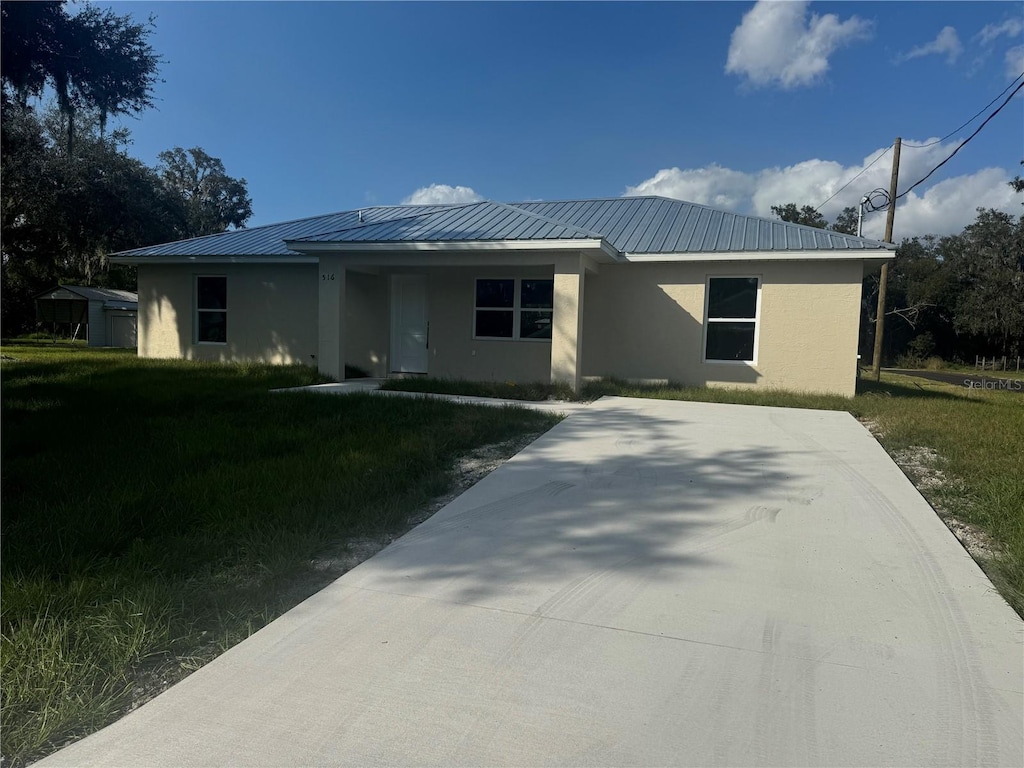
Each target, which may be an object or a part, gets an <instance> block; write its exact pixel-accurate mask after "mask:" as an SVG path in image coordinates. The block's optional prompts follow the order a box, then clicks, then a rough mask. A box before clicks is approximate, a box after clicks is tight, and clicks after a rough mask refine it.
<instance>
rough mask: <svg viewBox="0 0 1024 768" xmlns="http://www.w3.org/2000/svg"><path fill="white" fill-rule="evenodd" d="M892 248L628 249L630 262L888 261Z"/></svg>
mask: <svg viewBox="0 0 1024 768" xmlns="http://www.w3.org/2000/svg"><path fill="white" fill-rule="evenodd" d="M895 255H896V254H895V253H894V252H893V251H890V250H888V249H881V248H863V249H854V248H850V249H844V250H831V249H822V250H806V251H693V252H686V251H683V252H681V253H626V254H623V260H624V261H626V262H629V263H644V262H648V263H649V262H679V261H888V260H889V259H892V258H894V257H895Z"/></svg>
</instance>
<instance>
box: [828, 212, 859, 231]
mask: <svg viewBox="0 0 1024 768" xmlns="http://www.w3.org/2000/svg"><path fill="white" fill-rule="evenodd" d="M858 218H859V217H858V215H857V209H856V208H854V207H853V206H852V205H848V206H847V207H846V208H843V211H842V213H840V214H839V215H838V216H836V220H835V221H834V222H832V225H831V226H830V227H829V229H831V230H832V231H833V232H841V233H842V234H844V235H856V234H857V220H858Z"/></svg>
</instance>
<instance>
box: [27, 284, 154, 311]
mask: <svg viewBox="0 0 1024 768" xmlns="http://www.w3.org/2000/svg"><path fill="white" fill-rule="evenodd" d="M69 293H70V294H74V296H69V295H68V294H69ZM76 297H77V298H79V299H83V300H85V301H102V302H103V305H104V306H106V307H114V308H126V309H127V308H129V306H126V305H130V308H134V307H136V306H137V305H138V303H139V295H138V294H137V293H132V292H131V291H122V290H119V289H117V288H88V287H86V286H83V285H58V286H57V287H56V288H51V289H50V290H48V291H43V292H42V293H39V294H36V296H35V297H34V298H36V299H44V300H45V299H52V300H54V301H60V300H65V301H67V300H69V299H70V300H74V299H75V298H76Z"/></svg>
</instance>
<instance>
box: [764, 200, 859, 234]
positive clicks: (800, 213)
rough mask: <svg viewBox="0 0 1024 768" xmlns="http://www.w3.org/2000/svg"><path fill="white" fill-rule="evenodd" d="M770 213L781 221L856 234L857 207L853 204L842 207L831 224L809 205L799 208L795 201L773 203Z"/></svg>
mask: <svg viewBox="0 0 1024 768" xmlns="http://www.w3.org/2000/svg"><path fill="white" fill-rule="evenodd" d="M772 213H773V214H775V215H776V216H778V217H779V218H780V219H782V220H783V221H788V222H791V223H793V224H803V225H804V226H808V227H817V228H818V229H831V230H832V231H833V232H842V233H843V234H844V235H856V234H857V209H856V208H854V207H853V206H848V207H846V208H843V212H842V213H840V214H839V215H838V216H837V217H836V220H835V221H834V222H833V223H832V224H829V223H828V219H826V218H825V217H824V216H823V215H822V214H821V213H819V212H818V210H817V209H815V208H813V207H812V206H810V205H805V206H802V207H801V208H797V207H796V203H786V204H785V205H773V206H772Z"/></svg>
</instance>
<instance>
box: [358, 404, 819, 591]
mask: <svg viewBox="0 0 1024 768" xmlns="http://www.w3.org/2000/svg"><path fill="white" fill-rule="evenodd" d="M695 405H698V407H708V408H711V409H714V408H722V407H729V408H744V407H748V406H721V405H716V404H710V405H709V404H695ZM752 410H753V409H752ZM758 410H763V409H758ZM663 413H664V411H663V410H662V411H661V412H659V414H658V415H648V414H646V413H644V412H643V404H642V401H637V402H636V403H635V404H634V403H630V402H629V400H628V399H625V398H623V399H622V400H619V401H618V402H616V403H615V404H614V405H613V406H607V405H604V406H603V407H600V409H599V410H598V409H596V408H595V411H593V412H589V411H583V412H580V413H577V414H576V415H574V416H573V417H571V418H570V419H568V420H566V421H564V422H562V423H561V424H559V425H558V426H556V427H555V428H554V429H553V430H552V431H551V432H549V433H548V434H547V435H545V436H543V437H541V438H539V439H538V440H537V441H536V442H534V443H533V444H532V445H531V446H530V447H529V448H528V449H527V450H525V451H524V452H523V453H521V454H519V455H518V456H516V457H515V458H513V459H512V460H510V461H509V462H508V463H507V464H505V465H504V466H503V467H502V468H501V469H500V470H499V471H497V472H495V473H492V474H491V475H489V476H488V477H486V478H485V479H484V480H482V481H481V482H480V483H479V484H477V485H476V486H474V487H473V488H471V489H470V490H469V491H467V492H466V493H464V494H463V495H462V496H460V497H459V498H457V499H456V500H454V501H453V502H452V503H451V504H449V505H448V506H447V507H445V508H444V509H443V510H441V511H440V512H438V513H437V515H435V516H434V517H433V518H431V519H430V520H428V521H426V522H425V523H423V524H422V525H420V526H419V527H418V528H416V529H415V530H413V531H412V532H410V533H409V534H407V535H406V536H405V537H403V538H402V539H400V540H399V541H397V542H395V543H394V544H392V545H391V546H390V547H389V548H388V549H386V550H385V551H383V552H382V553H380V554H379V555H377V556H376V557H375V558H373V559H372V560H370V561H368V562H367V563H364V564H363V565H361V566H360V567H359V568H358V569H357V570H356V571H354V572H353V573H351V574H349V575H348V576H346V577H345V584H346V585H348V586H354V587H366V588H370V589H381V590H384V591H393V592H397V593H402V594H417V595H424V596H426V595H430V596H431V597H435V598H437V597H440V598H441V599H446V600H451V601H453V602H460V603H480V602H483V601H488V602H489V603H490V602H492V601H495V600H497V601H498V602H499V603H500V604H501V605H503V606H506V607H510V608H515V609H516V610H526V611H543V610H544V607H545V606H548V605H551V604H552V601H554V602H558V601H561V600H563V599H566V598H568V597H569V596H570V593H572V594H575V593H576V592H580V591H581V590H582V591H586V589H587V588H586V587H585V585H586V584H590V583H593V582H594V581H595V580H598V579H601V578H604V577H605V576H609V575H613V574H614V575H616V576H617V577H625V578H626V579H627V580H633V581H634V582H635V586H639V585H641V584H642V583H646V582H649V581H662V582H666V583H675V584H679V585H680V588H685V585H686V583H687V581H688V580H690V579H692V578H694V577H695V575H696V574H697V572H698V571H701V572H702V573H701V576H700V578H702V579H703V578H706V575H705V574H704V573H703V572H704V571H706V570H707V569H713V568H716V567H722V566H721V565H720V560H719V559H718V558H717V557H716V555H715V552H716V550H720V549H721V548H723V547H729V546H731V545H733V544H735V543H738V542H740V541H745V540H747V539H749V538H750V537H755V536H760V535H763V533H764V532H765V531H766V530H767V529H766V526H771V525H774V523H775V522H776V520H777V519H778V518H779V517H780V516H788V515H793V514H801V515H806V514H813V510H811V508H810V504H811V501H813V500H814V499H815V498H817V497H818V496H820V495H821V493H822V492H823V490H824V489H823V488H817V487H813V486H814V480H813V478H812V477H811V476H810V475H808V474H804V473H800V472H798V471H795V470H794V467H795V466H796V465H797V464H798V463H800V464H804V463H807V462H811V461H813V460H814V457H813V456H812V455H811V452H809V451H808V450H807V448H806V445H805V444H801V443H799V442H798V441H797V440H794V439H792V437H791V436H790V435H788V434H786V433H783V432H782V431H780V430H778V429H776V428H774V427H773V426H772V425H771V423H770V421H764V422H763V423H762V421H761V420H756V419H755V421H758V422H759V423H757V424H755V425H754V428H753V429H752V430H749V431H747V436H746V439H741V435H740V433H742V432H743V431H744V430H743V429H739V430H738V431H737V438H736V440H735V444H736V445H738V446H741V447H736V448H727V449H723V448H720V447H719V448H714V447H712V445H711V443H710V442H709V441H708V440H706V439H704V437H705V435H706V433H705V430H706V429H707V428H708V425H707V424H706V423H700V422H695V421H692V420H689V419H682V418H679V417H678V416H674V417H672V418H665V417H664V416H663ZM709 413H713V412H711V411H709ZM723 429H724V430H725V432H727V433H731V432H732V431H733V430H737V426H736V424H735V422H734V421H730V424H729V425H728V426H724V427H723ZM721 437H722V435H719V439H717V440H715V441H713V442H715V443H717V444H718V445H721V444H722V442H723V441H722V439H721ZM725 442H727V443H731V442H733V441H732V440H731V439H727V440H726V441H725ZM575 446H585V449H581V450H578V451H577V450H575V448H574V447H575ZM579 598H580V595H576V597H573V598H572V599H573V600H577V599H579Z"/></svg>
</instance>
